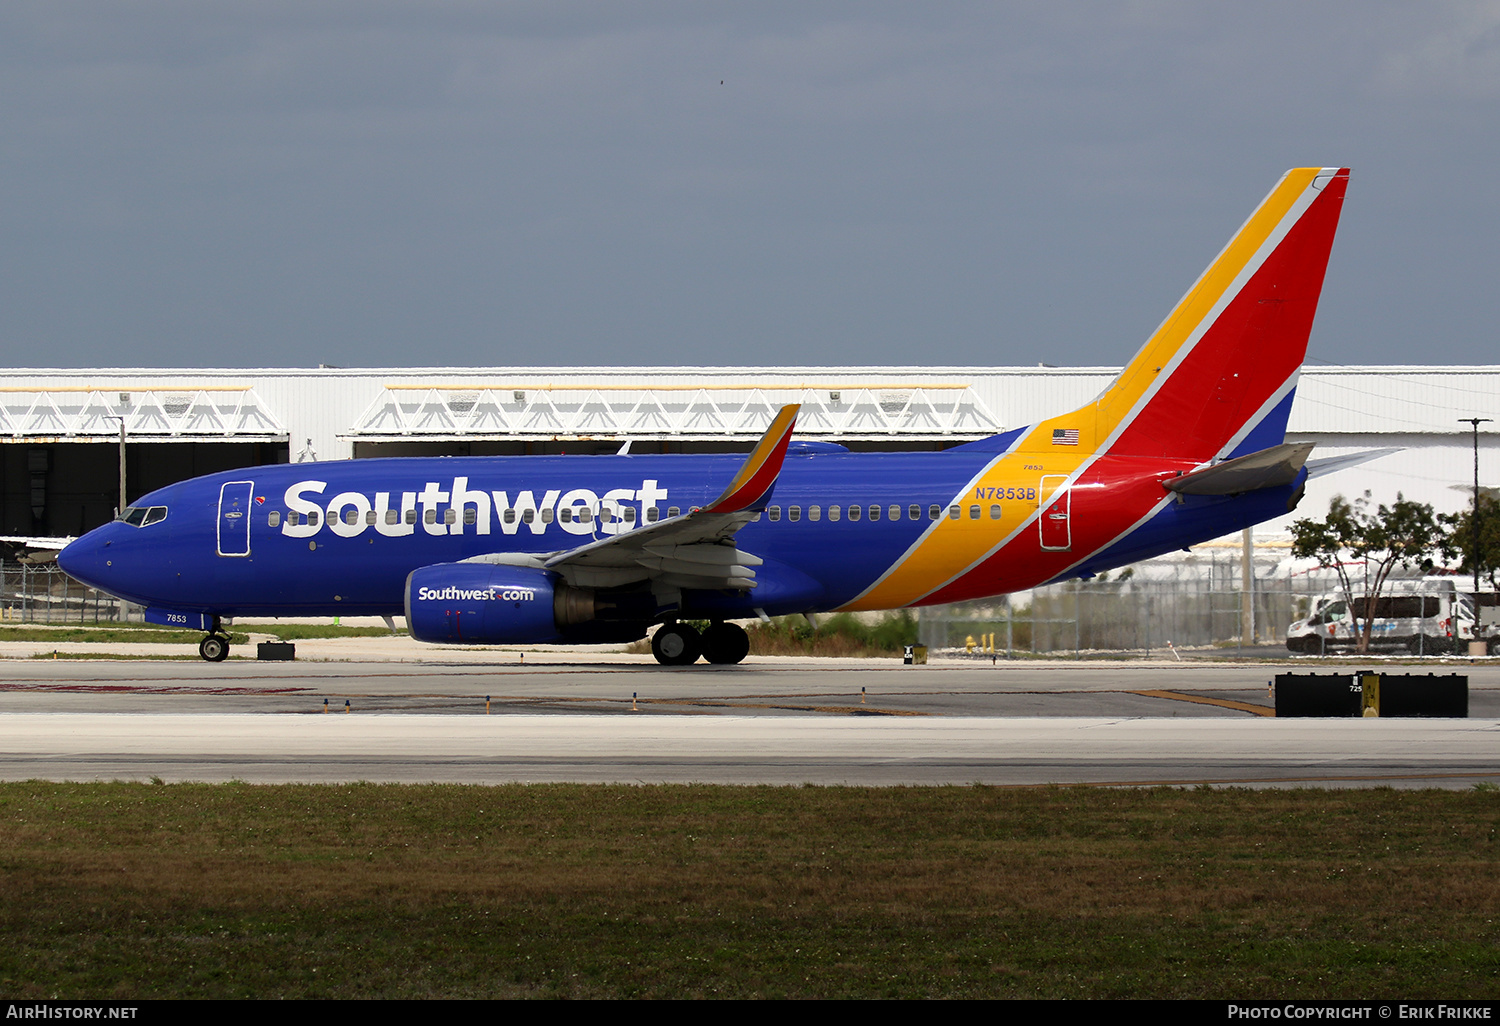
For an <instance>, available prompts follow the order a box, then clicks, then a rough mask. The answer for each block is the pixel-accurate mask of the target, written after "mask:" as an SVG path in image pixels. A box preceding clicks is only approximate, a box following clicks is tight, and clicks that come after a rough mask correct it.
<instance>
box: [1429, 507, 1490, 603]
mask: <svg viewBox="0 0 1500 1026" xmlns="http://www.w3.org/2000/svg"><path fill="white" fill-rule="evenodd" d="M1438 520H1439V521H1440V522H1441V523H1442V525H1443V526H1444V527H1445V528H1446V529H1447V531H1448V536H1447V538H1445V539H1444V540H1443V546H1442V551H1443V558H1444V559H1457V560H1459V561H1460V562H1459V570H1460V571H1461V572H1462V573H1464V574H1466V575H1467V576H1468V577H1469V578H1470V579H1471V580H1472V579H1473V576H1474V564H1475V549H1474V506H1473V503H1472V501H1471V502H1470V505H1469V508H1468V509H1466V510H1464V511H1463V512H1461V513H1444V514H1442V515H1441V516H1439V517H1438ZM1478 564H1479V573H1480V574H1481V575H1482V576H1485V577H1488V578H1489V579H1490V587H1491V588H1493V589H1495V590H1496V591H1500V501H1497V500H1496V499H1495V496H1494V495H1493V494H1489V495H1486V494H1484V493H1483V492H1481V493H1480V495H1479V548H1478Z"/></svg>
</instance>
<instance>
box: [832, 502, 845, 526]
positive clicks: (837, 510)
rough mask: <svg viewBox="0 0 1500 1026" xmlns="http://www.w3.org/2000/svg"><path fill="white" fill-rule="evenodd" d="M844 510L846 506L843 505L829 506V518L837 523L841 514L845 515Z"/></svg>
mask: <svg viewBox="0 0 1500 1026" xmlns="http://www.w3.org/2000/svg"><path fill="white" fill-rule="evenodd" d="M843 512H844V508H843V507H842V506H829V507H828V519H829V520H831V521H833V522H834V523H835V524H836V523H838V521H839V517H840V516H841V515H843Z"/></svg>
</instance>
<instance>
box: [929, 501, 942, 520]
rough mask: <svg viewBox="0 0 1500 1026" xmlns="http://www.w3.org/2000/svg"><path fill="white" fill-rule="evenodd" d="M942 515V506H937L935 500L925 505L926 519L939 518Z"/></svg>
mask: <svg viewBox="0 0 1500 1026" xmlns="http://www.w3.org/2000/svg"><path fill="white" fill-rule="evenodd" d="M942 517H943V507H941V506H939V505H938V504H937V503H935V502H934V503H933V504H932V505H931V506H928V507H927V519H928V520H941V519H942Z"/></svg>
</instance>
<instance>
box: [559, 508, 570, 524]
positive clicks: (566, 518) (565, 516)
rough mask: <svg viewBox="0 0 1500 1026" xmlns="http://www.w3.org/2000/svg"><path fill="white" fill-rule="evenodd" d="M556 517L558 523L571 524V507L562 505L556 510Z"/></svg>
mask: <svg viewBox="0 0 1500 1026" xmlns="http://www.w3.org/2000/svg"><path fill="white" fill-rule="evenodd" d="M557 519H558V521H559V522H560V523H564V524H571V523H572V522H573V510H572V508H571V507H569V506H564V507H563V508H562V509H560V510H558V511H557Z"/></svg>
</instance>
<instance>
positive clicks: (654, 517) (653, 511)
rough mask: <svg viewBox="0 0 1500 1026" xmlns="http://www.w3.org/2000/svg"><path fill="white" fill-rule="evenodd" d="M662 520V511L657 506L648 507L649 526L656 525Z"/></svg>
mask: <svg viewBox="0 0 1500 1026" xmlns="http://www.w3.org/2000/svg"><path fill="white" fill-rule="evenodd" d="M660 519H661V510H659V509H657V508H656V507H655V506H647V507H646V523H648V524H654V523H656V522H657V521H658V520H660Z"/></svg>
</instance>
